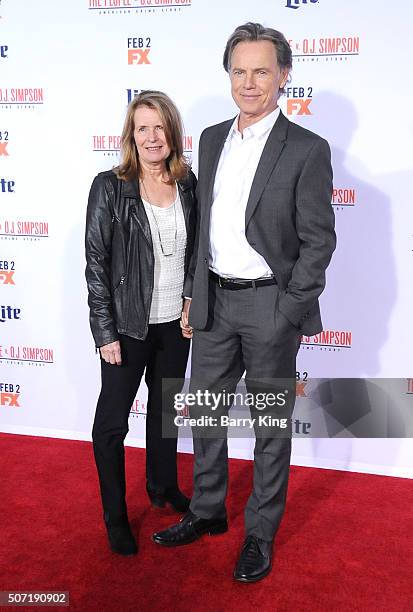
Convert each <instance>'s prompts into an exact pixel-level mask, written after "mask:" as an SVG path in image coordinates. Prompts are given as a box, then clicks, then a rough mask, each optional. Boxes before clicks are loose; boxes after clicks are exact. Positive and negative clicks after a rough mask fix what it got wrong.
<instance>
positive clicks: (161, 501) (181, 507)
mask: <svg viewBox="0 0 413 612" xmlns="http://www.w3.org/2000/svg"><path fill="white" fill-rule="evenodd" d="M146 491H147V493H148V496H149V499H150V500H151V504H152V506H156V507H157V508H164V507H165V505H166V504H167V503H169V504H170V505H171V506H172V508H173V509H174V510H175V512H187V511H188V509H189V504H190V502H191V500H190V499H189V498H188V497H186V495H184V494H183V493H182V492H181V491H180V490H179V489H166V490H165V493H156V492H155V491H152V490H151V489H149V487H146Z"/></svg>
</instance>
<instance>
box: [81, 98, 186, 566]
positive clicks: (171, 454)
mask: <svg viewBox="0 0 413 612" xmlns="http://www.w3.org/2000/svg"><path fill="white" fill-rule="evenodd" d="M195 186H196V179H195V176H194V174H193V173H192V171H191V170H190V168H189V166H188V164H187V162H186V160H185V158H184V155H183V129H182V122H181V118H180V115H179V112H178V110H177V108H176V106H175V104H174V103H173V102H172V100H171V99H170V98H169V97H168V96H167V95H166V94H164V93H162V92H157V91H144V92H142V93H140V94H139V95H138V96H137V97H136V98H134V99H133V100H132V102H131V103H130V104H129V107H128V110H127V115H126V119H125V124H124V128H123V133H122V145H121V163H120V165H119V166H118V167H117V168H114V169H113V170H110V171H107V172H102V173H100V174H98V175H97V177H96V178H95V179H94V181H93V184H92V187H91V190H90V195H89V202H88V208H87V220H86V260H87V266H86V280H87V285H88V292H89V298H88V303H89V307H90V325H91V329H92V334H93V337H94V340H95V344H96V347H97V348H98V349H99V352H100V356H101V373H102V389H101V392H100V396H99V400H98V404H97V408H96V415H95V421H94V425H93V432H92V437H93V448H94V454H95V460H96V466H97V470H98V475H99V482H100V490H101V496H102V504H103V510H104V521H105V524H106V527H107V530H108V536H109V542H110V546H111V549H112V550H113V551H114V552H117V553H120V554H134V553H136V552H137V546H136V541H135V539H134V536H133V534H132V532H131V529H130V525H129V520H128V514H127V507H126V501H125V488H126V487H125V460H124V439H125V436H126V434H127V432H128V417H129V412H130V408H131V406H132V403H133V400H134V398H135V395H136V393H137V390H138V388H139V385H140V382H141V378H142V376H143V372H144V371H145V381H146V384H147V386H148V404H147V417H146V487H147V492H148V495H149V498H150V500H151V502H152V504H153V505H156V506H164V505H165V503H166V502H168V503H170V504H171V505H172V507H173V508H174V509H175V510H176V511H178V512H185V511H186V510H187V509H188V507H189V499H188V498H187V497H185V496H184V495H183V494H182V493H181V491H180V490H179V488H178V479H177V466H176V445H177V439H176V435H175V436H172V437H163V435H162V422H164V427H165V426H166V427H168V433H169V435H170V434H171V431H172V433H175V434H176V430H175V429H174V426H173V421H172V416H173V410H171V408H170V406H168V407H167V410H166V412H165V402H166V403H168V404H170V403H172V402H173V393H174V392H177V391H180V386H179V385H180V381H182V380H183V379H184V377H185V370H186V364H187V359H188V352H189V338H190V337H191V330H190V328H188V327H187V328H185V327H183V328H182V329H181V327H180V317H181V311H182V287H183V282H184V277H185V274H186V272H187V269H188V264H189V260H190V257H191V254H192V249H193V244H194V233H195V222H196V206H195V204H196V202H195ZM184 320H185V319H184ZM165 378H167V379H178V382H177V384H176V385H175V386H173V388H172V387H170V388H169V391H168V392H164V393H162V380H163V379H165ZM163 403H164V406H163V405H162V404H163ZM163 407H164V410H163ZM168 414H169V416H168ZM171 415H172V416H171Z"/></svg>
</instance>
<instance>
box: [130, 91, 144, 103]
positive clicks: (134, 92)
mask: <svg viewBox="0 0 413 612" xmlns="http://www.w3.org/2000/svg"><path fill="white" fill-rule="evenodd" d="M141 91H142V89H127V90H126V93H127V95H128V104H129V103H130V102H132V100H133V98H134V97H135V96H137V95H138V94H140V92H141Z"/></svg>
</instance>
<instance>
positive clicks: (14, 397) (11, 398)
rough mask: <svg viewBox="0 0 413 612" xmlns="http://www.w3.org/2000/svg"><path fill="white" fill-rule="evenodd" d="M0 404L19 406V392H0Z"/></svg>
mask: <svg viewBox="0 0 413 612" xmlns="http://www.w3.org/2000/svg"><path fill="white" fill-rule="evenodd" d="M0 406H14V407H15V408H20V404H19V393H5V392H2V393H0Z"/></svg>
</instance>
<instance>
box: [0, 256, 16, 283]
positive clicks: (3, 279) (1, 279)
mask: <svg viewBox="0 0 413 612" xmlns="http://www.w3.org/2000/svg"><path fill="white" fill-rule="evenodd" d="M13 276H14V261H0V285H15V282H14V280H13Z"/></svg>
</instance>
